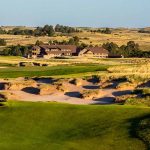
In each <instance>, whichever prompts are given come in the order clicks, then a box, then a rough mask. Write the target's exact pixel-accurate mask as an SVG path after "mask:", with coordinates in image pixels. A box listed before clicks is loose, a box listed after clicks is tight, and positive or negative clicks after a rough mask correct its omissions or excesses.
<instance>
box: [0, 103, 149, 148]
mask: <svg viewBox="0 0 150 150" xmlns="http://www.w3.org/2000/svg"><path fill="white" fill-rule="evenodd" d="M149 113H150V109H148V108H140V107H139V108H138V107H129V106H128V107H127V106H94V105H92V106H76V105H66V104H55V103H29V102H28V103H27V102H9V103H8V107H1V108H0V135H1V136H0V149H3V150H10V149H11V150H33V149H36V150H41V149H42V150H48V149H50V150H119V149H122V150H144V149H146V147H145V144H144V143H143V142H142V141H140V140H139V139H138V138H136V137H135V135H134V132H133V131H134V127H135V126H136V125H135V122H134V121H135V119H136V118H138V117H142V116H145V115H147V114H149ZM131 131H132V132H131Z"/></svg>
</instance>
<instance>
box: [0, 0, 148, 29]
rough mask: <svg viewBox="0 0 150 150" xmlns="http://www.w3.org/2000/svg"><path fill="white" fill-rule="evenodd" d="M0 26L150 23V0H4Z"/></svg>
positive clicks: (132, 25) (0, 14) (138, 25)
mask: <svg viewBox="0 0 150 150" xmlns="http://www.w3.org/2000/svg"><path fill="white" fill-rule="evenodd" d="M0 2H1V4H0V5H1V7H0V25H11V26H12V25H17V26H43V25H45V24H49V25H56V24H62V25H68V26H78V27H81V26H82V27H90V26H91V27H147V26H150V0H0Z"/></svg>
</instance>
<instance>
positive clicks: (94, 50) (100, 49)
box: [87, 47, 109, 54]
mask: <svg viewBox="0 0 150 150" xmlns="http://www.w3.org/2000/svg"><path fill="white" fill-rule="evenodd" d="M87 50H89V51H91V52H93V53H100V54H102V53H103V54H109V52H108V51H107V50H106V49H104V48H103V47H89V48H87Z"/></svg>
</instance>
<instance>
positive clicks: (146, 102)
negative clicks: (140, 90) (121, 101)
mask: <svg viewBox="0 0 150 150" xmlns="http://www.w3.org/2000/svg"><path fill="white" fill-rule="evenodd" d="M125 105H140V106H148V107H149V106H150V97H148V96H147V97H145V98H136V97H135V98H128V99H127V100H126V101H125Z"/></svg>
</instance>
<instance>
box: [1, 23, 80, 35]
mask: <svg viewBox="0 0 150 150" xmlns="http://www.w3.org/2000/svg"><path fill="white" fill-rule="evenodd" d="M55 32H61V33H68V34H69V33H74V32H80V31H79V30H77V29H76V28H73V27H69V26H63V25H59V24H57V25H56V26H55V27H54V26H52V25H45V26H44V27H37V28H36V29H34V30H32V29H20V28H14V29H12V30H9V31H6V30H4V29H2V28H0V34H11V35H30V36H54V34H55Z"/></svg>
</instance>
